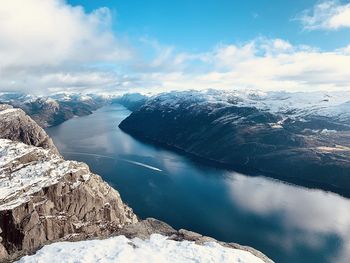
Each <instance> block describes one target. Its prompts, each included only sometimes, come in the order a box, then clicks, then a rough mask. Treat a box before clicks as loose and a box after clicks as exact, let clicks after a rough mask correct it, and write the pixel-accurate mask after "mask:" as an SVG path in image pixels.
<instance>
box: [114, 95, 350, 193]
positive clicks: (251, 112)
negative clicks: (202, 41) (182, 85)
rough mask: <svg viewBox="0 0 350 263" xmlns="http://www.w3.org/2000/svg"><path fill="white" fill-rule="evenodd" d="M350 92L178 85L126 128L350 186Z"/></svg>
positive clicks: (243, 162) (296, 177)
mask: <svg viewBox="0 0 350 263" xmlns="http://www.w3.org/2000/svg"><path fill="white" fill-rule="evenodd" d="M349 101H350V93H332V94H323V93H310V94H309V93H304V94H300V93H285V92H282V93H279V92H272V93H260V92H257V91H254V92H250V93H249V92H222V91H214V90H209V91H206V92H194V91H188V92H172V93H166V94H161V95H159V96H155V97H153V98H151V99H150V100H148V101H147V103H146V104H145V105H144V106H143V107H141V108H140V109H139V110H137V111H135V112H133V113H132V114H131V115H130V116H129V117H128V118H126V119H125V120H124V121H123V122H122V123H121V124H120V128H121V129H123V130H124V131H126V132H128V133H130V134H132V135H134V136H136V137H139V138H143V139H146V140H150V141H153V142H156V143H159V144H161V145H165V146H169V147H173V148H176V149H179V150H182V151H185V152H186V153H189V154H192V155H195V156H198V157H201V158H204V159H207V160H211V161H215V162H216V163H220V164H223V165H225V166H228V167H230V168H234V169H238V170H240V171H243V172H249V173H258V174H259V173H262V174H264V175H268V176H271V177H275V178H280V179H282V180H285V181H289V182H293V183H302V184H309V185H310V186H315V185H316V186H318V187H321V188H324V189H328V190H333V191H336V192H341V193H343V194H346V193H349V192H348V190H350V121H349V120H350V118H349V116H350V108H349V107H348V105H349Z"/></svg>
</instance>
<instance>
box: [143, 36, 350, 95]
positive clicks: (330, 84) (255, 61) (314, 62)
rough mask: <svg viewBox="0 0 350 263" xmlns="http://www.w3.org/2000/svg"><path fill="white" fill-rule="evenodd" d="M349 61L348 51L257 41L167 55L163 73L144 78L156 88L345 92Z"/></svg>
mask: <svg viewBox="0 0 350 263" xmlns="http://www.w3.org/2000/svg"><path fill="white" fill-rule="evenodd" d="M349 63H350V53H349V52H348V48H344V49H339V50H335V51H330V52H324V51H320V50H318V49H316V48H312V47H308V46H294V45H292V44H291V43H289V42H287V41H285V40H282V39H266V38H257V39H255V40H252V41H250V42H247V43H244V44H241V45H234V44H229V45H219V46H217V47H215V48H214V49H213V50H212V51H210V52H206V53H199V54H188V53H176V52H171V53H168V54H167V56H166V57H163V60H162V64H163V65H164V66H160V67H159V68H162V69H166V70H163V71H160V70H157V71H155V72H153V73H149V72H147V74H144V75H143V78H144V80H146V79H148V81H150V80H152V82H151V86H152V85H155V84H158V86H155V87H154V88H156V89H160V90H169V89H208V88H217V89H235V88H236V89H237V88H243V89H263V90H289V91H315V90H348V89H350V83H349V77H350V69H349V67H347V65H349ZM169 68H171V70H169ZM198 69H199V70H198ZM141 75H142V74H141Z"/></svg>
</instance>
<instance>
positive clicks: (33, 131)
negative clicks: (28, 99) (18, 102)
mask: <svg viewBox="0 0 350 263" xmlns="http://www.w3.org/2000/svg"><path fill="white" fill-rule="evenodd" d="M0 138H3V139H10V140H13V141H19V142H23V143H26V144H28V145H34V146H38V147H43V148H45V149H51V150H52V151H53V152H55V153H58V150H57V149H56V147H55V145H54V144H53V142H52V140H51V138H49V136H48V135H47V134H46V132H45V131H44V130H43V129H42V128H41V127H39V126H38V125H37V123H36V122H35V121H33V120H32V119H31V118H30V117H28V116H27V115H26V114H25V112H24V111H23V110H21V109H14V108H13V107H12V106H9V105H0Z"/></svg>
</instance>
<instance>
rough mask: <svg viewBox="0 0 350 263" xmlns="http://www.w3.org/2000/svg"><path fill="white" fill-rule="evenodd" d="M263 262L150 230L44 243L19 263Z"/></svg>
mask: <svg viewBox="0 0 350 263" xmlns="http://www.w3.org/2000/svg"><path fill="white" fill-rule="evenodd" d="M46 262H52V263H56V262H57V263H61V262H75V263H95V262H105V263H109V262H110V263H112V262H121V263H133V262H134V263H148V262H149V263H154V262H162V263H190V262H200V263H206V262H208V263H209V262H211V263H214V262H218V263H263V262H264V261H263V260H261V259H260V258H258V257H256V256H254V255H252V254H251V253H250V252H248V251H243V250H238V249H232V248H226V247H223V246H221V245H220V244H218V243H216V242H207V243H206V244H204V245H197V244H195V243H194V242H191V241H186V240H185V241H174V240H169V239H168V237H166V236H163V235H159V234H153V235H151V237H150V239H146V240H141V239H139V238H134V239H128V238H126V237H125V236H117V237H113V238H109V239H105V240H91V241H81V242H75V243H69V242H62V243H56V244H52V245H49V246H45V247H44V248H42V249H41V250H39V251H38V252H37V253H36V254H35V255H33V256H26V257H23V258H22V259H21V260H19V261H18V263H46Z"/></svg>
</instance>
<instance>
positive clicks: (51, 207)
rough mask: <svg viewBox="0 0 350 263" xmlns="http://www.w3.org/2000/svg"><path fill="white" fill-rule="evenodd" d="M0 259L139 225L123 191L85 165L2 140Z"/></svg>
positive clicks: (0, 144)
mask: <svg viewBox="0 0 350 263" xmlns="http://www.w3.org/2000/svg"><path fill="white" fill-rule="evenodd" d="M0 164H1V165H0V175H1V176H0V188H1V191H0V219H1V220H0V229H1V230H0V233H1V239H2V242H1V245H0V247H1V248H0V251H3V253H2V256H0V259H4V257H6V255H7V254H10V255H12V254H14V253H16V252H19V251H20V252H21V253H29V252H32V251H34V250H36V249H37V248H39V247H40V246H42V245H43V244H46V243H48V242H50V241H55V240H58V239H60V238H63V237H67V238H68V239H69V235H73V234H74V235H82V236H83V237H84V238H87V237H89V236H103V235H107V234H110V233H113V232H115V231H116V229H118V228H121V227H122V226H124V225H125V224H131V223H135V222H137V217H136V216H135V215H134V214H133V212H132V210H131V209H130V208H129V207H128V206H126V205H125V204H124V203H123V202H122V200H121V198H120V196H119V193H118V192H117V191H116V190H114V189H113V188H111V187H110V186H109V185H107V184H106V183H105V182H104V181H103V180H102V179H101V178H100V177H99V176H97V175H95V174H92V173H91V172H90V171H89V168H88V166H87V165H86V164H83V163H78V162H74V161H64V160H63V159H62V157H61V156H59V155H57V154H55V153H54V152H53V151H51V150H46V149H42V148H39V147H34V146H29V145H26V144H23V143H19V142H14V141H10V140H6V139H0Z"/></svg>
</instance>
